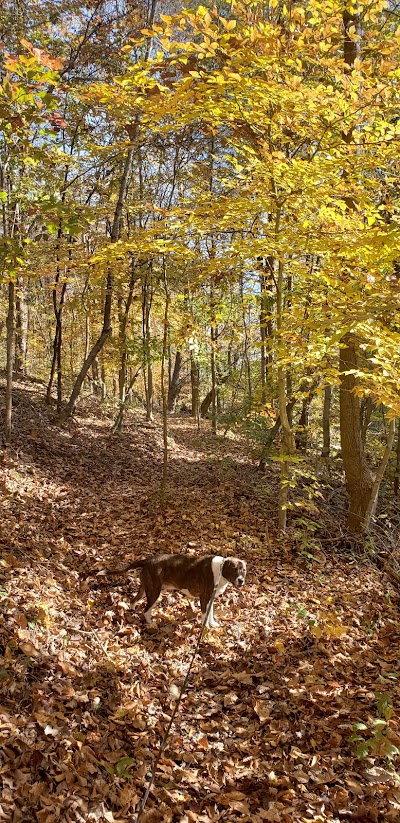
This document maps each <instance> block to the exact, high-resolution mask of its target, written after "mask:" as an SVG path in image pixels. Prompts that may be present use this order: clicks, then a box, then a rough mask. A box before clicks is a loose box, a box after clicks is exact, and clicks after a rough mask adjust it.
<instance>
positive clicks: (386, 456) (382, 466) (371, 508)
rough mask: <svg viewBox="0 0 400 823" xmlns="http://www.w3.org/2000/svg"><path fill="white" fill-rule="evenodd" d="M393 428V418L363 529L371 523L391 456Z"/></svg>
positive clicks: (394, 423)
mask: <svg viewBox="0 0 400 823" xmlns="http://www.w3.org/2000/svg"><path fill="white" fill-rule="evenodd" d="M395 428H396V421H395V419H394V418H393V420H391V421H390V423H389V431H388V437H387V442H386V448H385V451H384V454H383V457H382V460H381V462H380V466H379V468H378V471H377V473H376V476H375V480H374V483H373V486H372V489H371V494H370V498H369V501H368V506H367V509H366V512H365V515H364V522H363V527H364V529H368V527H369V524H370V522H371V517H372V516H373V515H374V514H375V510H376V504H377V502H378V494H379V489H380V485H381V483H382V479H383V475H384V474H385V469H386V466H387V464H388V462H389V457H390V455H391V451H392V448H393V441H394V434H395Z"/></svg>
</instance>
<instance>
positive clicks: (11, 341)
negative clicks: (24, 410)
mask: <svg viewBox="0 0 400 823" xmlns="http://www.w3.org/2000/svg"><path fill="white" fill-rule="evenodd" d="M14 314H15V284H14V283H13V282H12V280H10V282H9V284H8V313H7V321H6V326H7V364H6V409H5V419H4V442H5V444H6V445H8V444H9V443H10V442H11V424H12V390H13V368H14V347H15V338H14V335H15V319H14Z"/></svg>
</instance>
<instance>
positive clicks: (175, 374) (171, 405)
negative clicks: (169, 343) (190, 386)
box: [168, 351, 182, 412]
mask: <svg viewBox="0 0 400 823" xmlns="http://www.w3.org/2000/svg"><path fill="white" fill-rule="evenodd" d="M181 368H182V354H181V352H180V351H177V352H176V355H175V362H174V368H173V370H172V375H171V380H170V384H169V389H168V411H169V412H173V411H175V407H176V402H177V400H178V397H179V392H180V390H181V386H182V384H181V382H180V373H181Z"/></svg>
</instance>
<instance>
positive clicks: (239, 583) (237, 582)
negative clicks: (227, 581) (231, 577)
mask: <svg viewBox="0 0 400 823" xmlns="http://www.w3.org/2000/svg"><path fill="white" fill-rule="evenodd" d="M243 585H244V577H237V578H236V580H235V586H236V588H237V589H241V587H242V586H243Z"/></svg>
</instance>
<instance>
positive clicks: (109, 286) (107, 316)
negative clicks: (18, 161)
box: [59, 147, 134, 422]
mask: <svg viewBox="0 0 400 823" xmlns="http://www.w3.org/2000/svg"><path fill="white" fill-rule="evenodd" d="M133 153H134V149H133V147H132V148H130V149H129V151H128V154H127V156H126V160H125V166H124V171H123V174H122V178H121V182H120V186H119V194H118V202H117V205H116V208H115V212H114V220H113V225H112V229H111V242H112V243H116V242H117V240H118V239H119V236H120V225H121V217H122V209H123V207H124V203H125V198H126V194H127V191H128V180H129V175H130V173H131V168H132V161H133ZM113 290H114V274H113V270H112V267H111V266H110V267H109V269H108V272H107V281H106V294H105V300H104V311H103V327H102V329H101V332H100V336H99V337H98V338H97V340H96V342H95V344H94V346H93V347H92V349H91V350H90V352H89V354H88V356H87V358H86V360H85V361H84V363H83V366H82V368H81V370H80V372H79V374H78V376H77V378H76V380H75V384H74V386H73V389H72V392H71V396H70V398H69V400H68V403H67V405H66V406H65V407H64V409H63V410H62V412H61V414H60V418H59V419H60V422H63V421H65V420H66V419H67V418H68V417H70V416H71V414H73V412H74V409H75V404H76V401H77V399H78V397H79V394H80V391H81V388H82V385H83V381H84V380H85V377H86V375H87V373H88V371H89V369H90V367H91V365H92V363H93V362H94V360H95V359H96V357H97V355H98V354H99V352H100V351H101V349H102V348H103V346H104V344H105V342H106V340H107V339H108V338H109V336H110V334H111V332H112V328H111V309H112V297H113Z"/></svg>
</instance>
